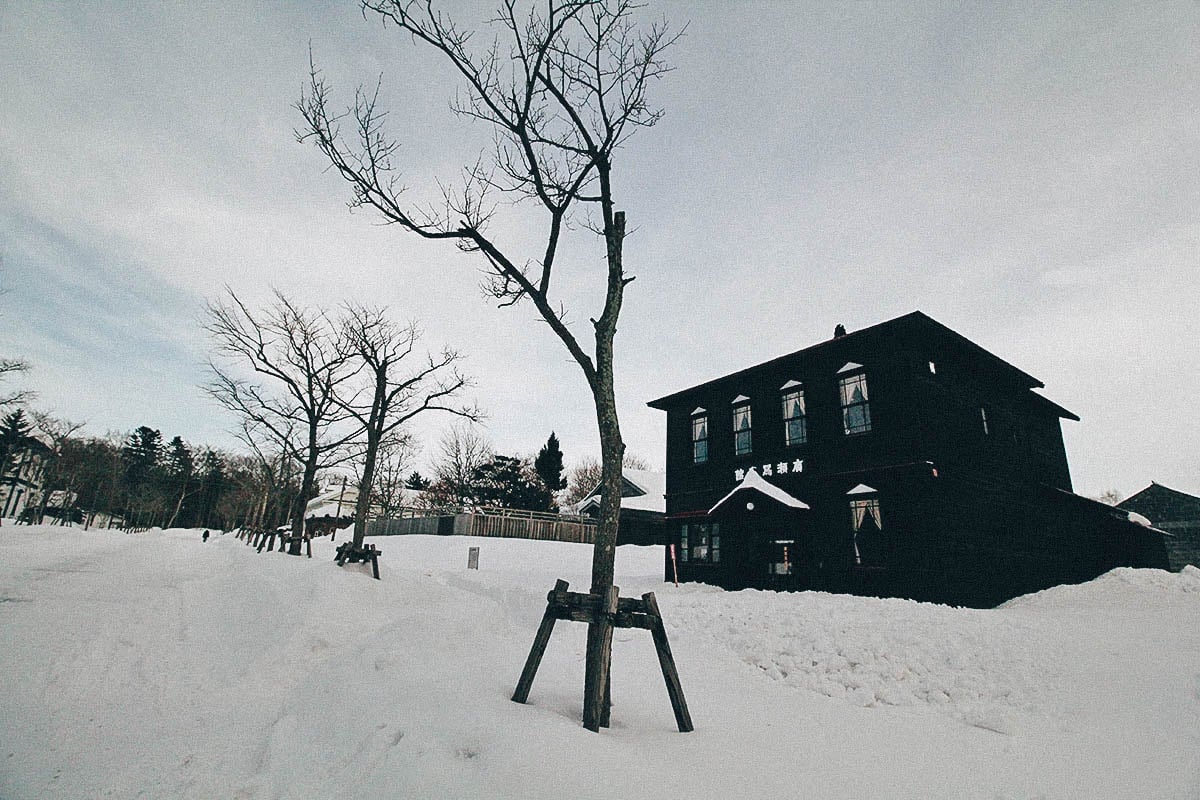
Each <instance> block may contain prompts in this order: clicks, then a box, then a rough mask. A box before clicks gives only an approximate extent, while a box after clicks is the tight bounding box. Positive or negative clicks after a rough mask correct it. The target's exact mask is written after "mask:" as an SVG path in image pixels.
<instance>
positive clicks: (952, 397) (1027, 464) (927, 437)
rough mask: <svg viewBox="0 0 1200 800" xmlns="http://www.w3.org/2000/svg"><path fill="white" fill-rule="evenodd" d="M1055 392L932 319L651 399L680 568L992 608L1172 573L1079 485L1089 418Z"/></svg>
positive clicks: (910, 318)
mask: <svg viewBox="0 0 1200 800" xmlns="http://www.w3.org/2000/svg"><path fill="white" fill-rule="evenodd" d="M1042 386H1043V384H1042V383H1041V381H1039V380H1037V379H1036V378H1034V377H1032V376H1030V375H1028V374H1026V373H1025V372H1022V371H1021V370H1020V369H1018V368H1016V367H1014V366H1013V365H1011V364H1009V363H1007V362H1006V361H1004V360H1002V359H1000V358H999V357H997V356H995V355H993V354H992V353H990V352H988V351H987V350H984V349H983V348H982V347H980V346H979V345H977V344H975V343H974V342H971V341H970V340H968V339H966V338H965V337H963V336H961V335H959V334H957V333H955V332H954V331H952V330H950V329H949V328H947V327H945V326H944V325H942V324H940V323H938V322H936V321H934V320H933V319H931V318H929V317H928V316H926V315H924V314H922V313H920V312H914V313H911V314H907V315H905V316H903V317H899V318H897V319H893V320H890V321H888V322H884V323H880V324H878V325H874V326H872V327H869V328H865V329H862V330H859V331H855V332H851V333H846V332H845V329H844V328H842V327H841V326H838V329H837V330H836V331H835V335H834V338H832V339H830V340H828V341H825V342H821V343H819V344H816V345H814V346H812V347H808V348H806V349H804V350H800V351H798V352H795V353H791V354H790V355H785V356H782V357H780V358H776V359H773V360H771V361H767V362H765V363H762V364H759V365H757V366H753V367H749V368H747V369H743V370H740V371H738V372H735V373H733V374H730V375H726V376H724V377H721V378H717V379H715V380H710V381H707V382H705V383H701V384H698V385H696V386H693V387H691V388H689V389H685V390H683V391H679V392H675V393H674V394H671V395H668V396H666V397H662V398H660V399H658V400H655V401H653V402H651V403H650V406H651V407H653V408H657V409H661V410H663V411H665V412H666V413H667V484H666V519H667V526H668V527H667V541H668V542H669V543H670V544H671V545H673V551H674V553H675V561H674V563H672V562H671V559H670V556H669V555H668V560H667V564H666V571H667V577H668V578H670V577H672V575H673V574H674V571H675V570H677V571H678V575H679V578H680V579H681V580H689V581H702V582H705V583H713V584H717V585H720V586H725V587H728V588H741V587H761V588H781V589H820V590H827V591H834V592H848V593H854V594H867V595H878V596H899V597H909V598H913V599H918V600H929V601H936V602H946V603H954V604H964V605H974V606H990V605H994V604H996V603H998V602H1001V601H1003V600H1005V599H1008V598H1011V597H1014V596H1016V595H1020V594H1024V593H1026V592H1030V591H1034V590H1038V589H1043V588H1045V587H1048V586H1052V585H1055V584H1059V583H1073V582H1080V581H1085V580H1090V579H1091V578H1094V577H1096V576H1097V575H1099V574H1101V573H1103V572H1105V571H1106V570H1108V569H1111V568H1113V567H1117V566H1136V567H1165V566H1166V563H1167V561H1166V552H1165V549H1164V545H1163V534H1162V532H1161V531H1156V530H1154V529H1152V528H1149V527H1147V526H1144V525H1140V524H1137V523H1135V522H1134V521H1132V520H1131V518H1130V516H1129V515H1128V514H1127V513H1125V512H1123V511H1121V510H1118V509H1114V508H1112V507H1111V506H1106V505H1104V504H1103V503H1099V502H1096V501H1093V500H1088V499H1086V498H1084V497H1080V496H1078V495H1075V494H1073V493H1072V487H1071V476H1070V470H1069V468H1068V465H1067V456H1066V450H1065V448H1064V446H1063V438H1062V430H1061V426H1060V420H1061V419H1063V418H1065V419H1071V420H1078V417H1077V416H1075V415H1074V414H1072V413H1071V412H1070V411H1068V410H1066V409H1064V408H1063V407H1061V406H1059V405H1057V404H1056V403H1054V402H1052V401H1050V400H1048V399H1046V398H1045V397H1043V396H1042V395H1040V394H1038V393H1037V391H1035V390H1036V389H1039V388H1042ZM670 552H671V551H670V550H668V553H670Z"/></svg>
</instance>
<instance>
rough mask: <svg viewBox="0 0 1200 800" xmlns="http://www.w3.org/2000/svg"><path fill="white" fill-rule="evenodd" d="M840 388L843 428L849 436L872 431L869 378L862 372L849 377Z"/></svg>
mask: <svg viewBox="0 0 1200 800" xmlns="http://www.w3.org/2000/svg"><path fill="white" fill-rule="evenodd" d="M838 386H839V388H840V390H841V394H842V428H843V430H844V431H845V432H846V435H847V436H850V435H852V434H855V433H866V432H867V431H869V430H871V406H870V403H868V402H867V400H868V397H869V395H868V393H867V376H866V375H865V374H863V373H861V372H859V373H857V374H854V375H847V376H845V377H843V378H842V379H841V381H840V382H839V383H838Z"/></svg>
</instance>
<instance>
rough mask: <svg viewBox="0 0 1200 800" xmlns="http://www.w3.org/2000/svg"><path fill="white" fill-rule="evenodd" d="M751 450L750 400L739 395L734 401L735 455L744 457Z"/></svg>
mask: <svg viewBox="0 0 1200 800" xmlns="http://www.w3.org/2000/svg"><path fill="white" fill-rule="evenodd" d="M751 450H752V442H751V439H750V398H749V397H745V396H742V395H739V396H738V397H736V398H734V401H733V453H734V455H738V456H744V455H746V454H747V453H749V452H750V451H751Z"/></svg>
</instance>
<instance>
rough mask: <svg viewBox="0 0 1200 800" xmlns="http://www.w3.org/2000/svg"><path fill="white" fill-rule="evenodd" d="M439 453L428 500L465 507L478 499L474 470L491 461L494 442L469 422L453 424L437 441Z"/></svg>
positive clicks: (432, 503)
mask: <svg viewBox="0 0 1200 800" xmlns="http://www.w3.org/2000/svg"><path fill="white" fill-rule="evenodd" d="M438 449H439V450H440V451H441V453H440V456H439V458H438V460H437V462H436V463H435V464H433V485H432V486H431V487H430V488H429V491H428V492H426V495H427V503H428V504H430V505H435V506H465V505H470V504H472V503H474V502H475V492H474V490H473V489H472V483H473V480H474V476H475V471H476V470H478V469H479V468H480V467H482V466H483V465H484V464H486V463H487V462H489V461H491V460H492V455H493V451H492V444H491V442H489V441H488V440H487V438H486V437H484V436H483V434H481V433H479V431H478V430H477V429H476V428H474V427H473V426H470V425H464V424H459V425H454V426H453V427H451V428H449V429H447V430H446V431H445V432H444V433H443V434H442V438H441V441H440V442H438Z"/></svg>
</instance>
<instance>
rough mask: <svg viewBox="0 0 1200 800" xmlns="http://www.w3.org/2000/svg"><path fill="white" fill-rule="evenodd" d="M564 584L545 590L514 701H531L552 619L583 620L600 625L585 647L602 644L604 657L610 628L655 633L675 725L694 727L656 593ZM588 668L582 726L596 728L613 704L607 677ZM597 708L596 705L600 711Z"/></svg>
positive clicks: (682, 730) (603, 723) (605, 720)
mask: <svg viewBox="0 0 1200 800" xmlns="http://www.w3.org/2000/svg"><path fill="white" fill-rule="evenodd" d="M568 585H569V584H568V583H567V582H566V581H564V580H559V581H557V582H556V583H555V584H554V589H552V590H551V591H550V593H549V594H548V595H546V613H545V614H543V615H542V624H541V625H540V626H538V631H537V635H536V636H534V638H533V647H531V648H530V650H529V658H527V659H526V660H525V668H524V669H523V670H522V671H521V678H520V680H518V681H517V689H516V691H515V692H513V696H512V699H513V701H514V702H517V703H524V702H526V701H528V700H529V690H530V688H531V687H532V686H533V678H534V676H535V675H537V670H538V666H539V665H541V663H542V656H543V655H544V654H545V652H546V645H547V644H548V643H549V642H550V634H551V633H553V632H554V623H555V622H556V621H557V620H560V619H563V620H570V621H572V622H586V623H588V624H589V625H596V626H598V627H599V630H598V631H596V632H595V633H594V634H592V635H589V636H588V647H589V649H591V648H593V647H600V648H602V649H603V652H604V656H605V661H607V660H608V657H609V654H610V653H611V651H612V631H613V628H644V629H645V630H648V631H650V634H651V636H653V637H654V649H655V650H657V651H658V665H659V667H661V668H662V674H663V680H664V681H665V682H666V684H667V695H668V696H669V697H670V698H671V708H672V710H673V711H674V712H675V724H676V725H678V726H679V732H680V733H687V732H689V731H691V730H694V727H693V726H692V716H691V714H689V713H688V707H687V701H686V700H685V699H684V697H683V685H682V684H681V683H680V682H679V671H678V670H677V669H676V668H675V658H674V656H672V655H671V645H670V644H669V643H668V642H667V630H666V628H665V627H664V626H663V621H662V614H661V613H659V610H658V602H657V601H656V600H655V599H654V592H647V593H646V594H644V595H642V596H641V598H640V599H638V598H634V597H619V596H618V590H617V587H615V586H613V587H610V588H609V590H608V592H606V593H605V594H604V595H603V596H601V595H596V594H581V593H579V592H568V591H567V587H568ZM588 662H589V663H590V662H591V659H588ZM588 672H589V674H588V675H587V676H586V677H585V678H584V695H585V696H584V720H583V725H584V727H585V728H587V729H588V730H591V731H598V730H599V729H600V728H602V727H603V728H607V727H608V723H609V712H610V710H611V708H612V693H611V691H610V689H611V687H610V685H609V684H610V682H609V681H607V680H604V681H601V680H600V676H596V675H592V674H590V673H591V671H590V670H589V671H588ZM601 698H603V700H602V701H601ZM589 709H591V710H590V711H589ZM595 709H599V712H598V713H597V712H596V710H595Z"/></svg>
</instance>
